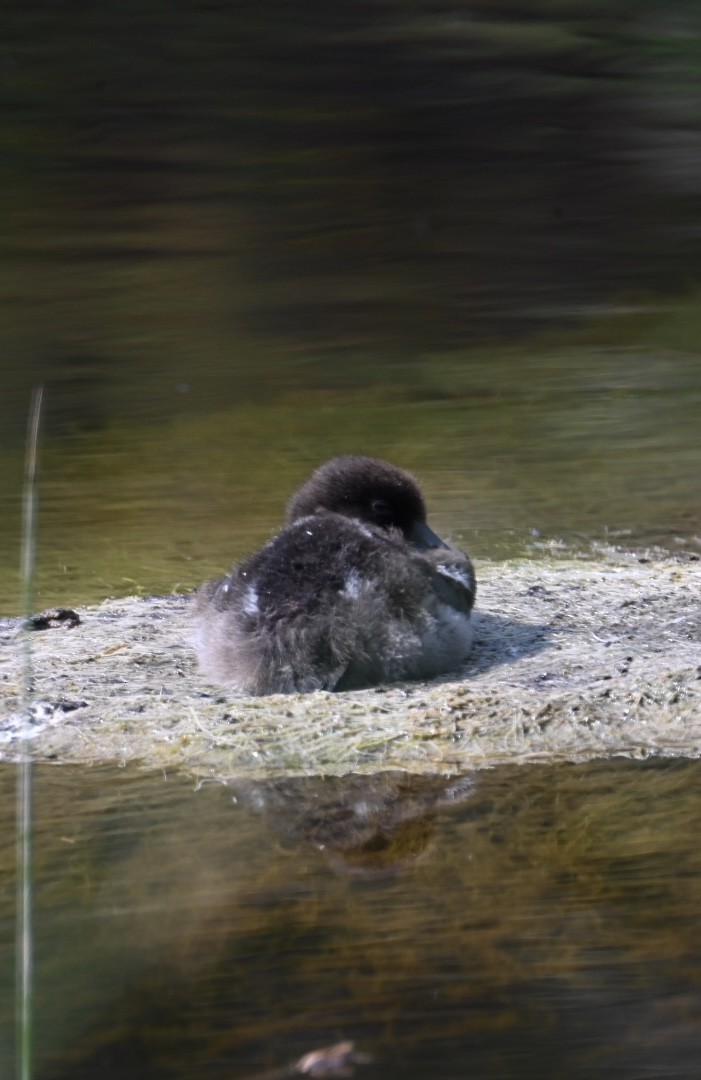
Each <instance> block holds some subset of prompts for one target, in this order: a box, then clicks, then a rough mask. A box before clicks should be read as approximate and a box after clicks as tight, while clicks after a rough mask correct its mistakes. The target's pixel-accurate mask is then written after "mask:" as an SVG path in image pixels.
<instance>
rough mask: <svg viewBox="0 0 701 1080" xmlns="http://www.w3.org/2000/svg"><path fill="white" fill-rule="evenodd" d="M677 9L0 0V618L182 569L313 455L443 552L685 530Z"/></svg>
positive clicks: (694, 170)
mask: <svg viewBox="0 0 701 1080" xmlns="http://www.w3.org/2000/svg"><path fill="white" fill-rule="evenodd" d="M700 31H701V15H700V14H699V11H698V6H697V5H696V4H690V3H688V0H687V2H684V0H670V2H669V3H668V4H665V5H664V6H661V5H659V4H656V3H650V4H646V3H644V2H643V3H640V2H638V0H636V2H630V0H614V2H613V3H611V2H607V3H591V2H589V0H587V2H586V3H585V2H581V3H580V2H578V0H577V2H574V3H572V2H571V0H568V2H567V3H564V2H563V3H562V4H557V3H556V4H552V3H543V4H538V3H535V4H533V3H528V4H513V3H511V4H508V5H506V4H504V5H502V4H500V3H499V2H496V3H495V2H493V0H490V2H489V3H485V4H481V3H476V4H474V3H473V4H470V6H469V8H464V9H463V8H462V7H461V6H460V5H459V4H458V5H457V6H456V5H452V6H449V8H446V9H445V10H443V9H441V8H437V7H436V6H435V5H434V4H432V3H429V2H428V0H412V2H411V3H408V4H403V5H394V4H389V3H388V4H384V5H383V4H380V5H379V7H377V8H375V7H374V6H372V5H371V6H370V7H368V6H367V5H362V4H359V3H356V2H353V0H349V2H344V3H342V4H338V5H337V4H333V5H329V4H321V3H319V2H317V0H301V2H300V3H299V4H295V7H294V15H293V14H292V11H291V8H290V5H289V3H288V2H287V0H266V2H265V3H263V4H260V3H255V4H253V3H250V2H248V0H244V2H242V3H238V4H237V5H236V6H235V8H232V9H228V8H226V7H222V6H219V5H217V4H211V5H202V4H196V3H194V2H193V0H174V2H172V3H168V4H164V3H161V2H160V0H152V2H151V3H149V4H148V5H147V6H146V7H144V5H143V4H142V3H136V2H135V0H134V2H132V0H127V2H125V3H123V4H120V6H119V10H118V11H117V9H114V10H112V9H111V8H110V7H109V6H105V5H96V6H93V7H91V8H89V9H85V7H84V5H73V4H62V5H61V6H60V10H59V8H57V7H56V6H55V5H51V4H43V3H36V4H32V5H31V6H30V7H27V6H26V5H24V4H21V3H16V4H10V9H9V17H8V36H7V41H6V43H5V44H4V45H3V47H2V49H3V51H2V52H0V92H2V94H3V95H4V97H3V98H2V101H3V102H4V112H3V121H2V122H3V132H4V139H3V156H2V161H1V162H0V166H1V168H2V171H1V172H0V185H1V186H0V194H1V196H2V199H3V214H2V225H1V226H0V255H1V256H2V258H1V259H0V266H1V267H2V269H1V270H0V284H2V286H3V287H2V288H0V328H1V332H2V348H1V349H0V386H1V387H2V393H0V550H2V552H3V556H4V557H3V558H2V559H1V560H0V612H2V613H9V612H16V611H18V609H19V603H20V601H19V589H18V584H17V574H16V571H15V567H16V566H17V562H18V558H17V549H18V545H19V496H20V490H21V459H22V444H23V432H24V426H25V423H26V412H27V407H28V402H29V393H30V389H31V387H32V386H33V385H34V384H36V383H37V382H38V381H44V382H45V383H46V388H47V389H46V410H45V416H44V444H43V474H42V484H41V495H42V516H41V529H40V536H39V574H38V581H37V602H38V604H40V605H42V604H45V605H48V604H52V603H63V604H68V605H70V604H78V603H81V602H85V601H89V600H97V599H100V598H102V597H104V596H107V595H112V594H125V593H133V592H146V593H150V592H154V591H168V590H171V589H175V588H183V587H190V586H192V585H193V584H195V583H196V582H197V581H199V580H201V579H202V577H203V576H205V575H206V574H210V573H213V572H214V571H219V570H221V568H222V567H223V566H225V565H226V564H227V563H228V562H230V561H231V560H232V559H233V558H235V557H239V556H242V555H243V554H245V553H246V552H247V551H249V550H250V548H251V547H252V546H253V545H255V544H257V543H259V542H260V541H261V540H262V539H264V538H265V537H267V536H268V535H269V534H270V531H271V530H272V529H273V528H274V527H275V525H276V523H278V522H279V521H280V517H281V513H282V508H283V506H284V503H285V500H286V499H287V497H288V495H289V493H290V489H291V488H292V487H293V486H294V485H295V484H296V483H297V482H298V481H299V480H300V479H301V478H302V477H303V476H304V475H305V474H306V473H307V472H308V471H309V470H310V469H311V468H312V467H313V466H314V465H316V464H318V463H319V461H321V460H323V459H324V458H327V457H329V456H331V455H333V454H335V453H338V452H344V451H349V450H352V451H361V452H366V453H372V454H376V455H379V456H385V457H388V458H391V459H393V460H396V461H397V462H398V463H399V464H402V465H404V466H407V467H409V468H413V469H414V470H415V471H416V472H417V473H418V475H419V477H420V478H421V480H422V481H423V482H424V483H425V485H426V489H427V493H428V495H429V498H430V502H431V506H432V513H433V518H434V521H435V522H436V525H437V527H438V528H440V529H442V530H443V531H444V532H446V533H448V534H452V535H453V536H454V537H455V538H456V539H457V540H460V541H462V542H463V543H465V544H467V545H469V546H470V547H471V549H472V550H473V552H474V553H475V554H476V555H477V556H479V557H500V556H502V555H504V554H513V553H522V552H524V551H529V550H531V548H530V547H529V545H530V544H531V541H532V540H534V539H535V541H536V542H538V540H539V539H540V540H543V541H546V542H547V541H548V540H551V539H553V538H555V539H559V538H563V537H564V538H565V539H568V540H572V539H576V538H580V539H583V540H584V542H585V544H586V543H587V542H588V541H589V540H590V539H591V538H596V539H602V538H606V537H607V535H611V534H613V535H614V536H615V537H620V536H623V537H624V538H629V537H630V538H632V539H634V540H643V541H645V540H648V539H652V540H659V541H661V542H663V543H665V544H671V545H673V546H679V545H682V546H687V547H692V548H695V549H698V547H699V546H700V544H699V540H698V537H699V534H700V533H701V510H700V507H699V488H698V472H699V469H698V462H699V456H700V454H701V435H700V434H699V432H701V424H699V422H698V420H699V416H701V362H700V356H701V319H700V318H699V310H701V308H700V305H699V290H700V286H699V267H700V266H701V258H700V255H701V252H700V245H701V238H700V237H699V230H698V197H699V186H700V182H699V177H700V176H701V159H700V158H699V151H698V146H699V143H698V117H699V115H701V99H700V95H699V82H698V78H697V73H698V61H699V45H698V42H699V40H700Z"/></svg>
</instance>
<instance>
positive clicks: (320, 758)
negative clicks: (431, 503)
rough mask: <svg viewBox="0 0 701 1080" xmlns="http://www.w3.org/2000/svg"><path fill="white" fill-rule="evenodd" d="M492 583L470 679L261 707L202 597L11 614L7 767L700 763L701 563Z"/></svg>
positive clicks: (507, 566)
mask: <svg viewBox="0 0 701 1080" xmlns="http://www.w3.org/2000/svg"><path fill="white" fill-rule="evenodd" d="M478 578H479V589H478V604H477V611H476V614H475V620H476V641H475V646H474V650H473V654H472V656H471V657H470V659H469V660H468V662H467V663H466V664H465V666H464V667H463V669H462V670H460V671H458V672H456V673H455V674H454V675H453V676H451V677H450V678H448V679H444V680H441V681H434V682H432V683H430V684H425V683H414V684H402V685H400V686H392V687H387V688H382V689H376V690H367V691H358V692H354V693H344V694H328V693H315V694H307V695H289V696H272V697H267V698H246V697H242V696H239V695H235V694H228V693H226V692H224V691H220V690H217V689H214V688H212V687H211V686H209V685H207V684H206V683H205V682H204V681H203V679H202V678H201V677H200V676H199V674H198V673H197V670H196V664H195V660H194V656H193V653H192V650H191V647H190V643H189V636H190V606H191V601H190V598H189V597H184V596H170V597H155V598H151V599H136V598H127V599H122V600H112V601H108V602H106V603H104V604H101V605H99V606H96V607H90V608H86V609H81V610H80V612H79V614H80V620H81V621H80V624H79V625H77V626H72V625H70V622H71V620H65V621H64V623H63V624H60V623H59V625H58V626H55V627H53V628H47V629H44V630H42V631H41V632H37V631H28V630H26V629H23V628H22V627H21V626H20V625H19V624H18V623H17V622H16V621H15V622H8V621H5V623H4V624H3V625H2V629H1V630H0V638H1V644H2V663H3V666H2V669H1V670H0V708H1V711H0V756H4V757H5V758H10V759H11V758H15V757H17V756H19V755H20V754H21V753H22V750H23V746H29V747H31V751H32V754H33V755H34V756H35V758H36V759H37V760H44V761H46V760H52V761H57V762H69V761H71V762H84V763H98V762H119V763H127V762H132V761H133V762H139V763H142V764H144V765H148V766H150V767H162V768H182V769H185V770H187V771H189V772H191V773H194V774H197V775H201V776H221V777H227V776H246V775H249V776H250V775H254V776H263V775H280V774H288V775H292V774H307V775H313V774H337V775H338V774H343V773H347V772H364V773H370V772H378V771H380V770H387V769H406V770H409V771H412V772H429V771H438V770H443V771H446V770H447V771H464V770H466V769H471V768H479V767H486V766H489V765H493V764H496V763H501V762H526V761H536V760H538V761H543V760H551V759H552V760H556V759H559V760H563V759H566V760H583V759H587V758H592V757H601V756H607V755H612V754H626V755H631V756H644V755H646V754H655V753H657V754H668V755H686V756H694V757H695V756H698V755H699V753H700V751H701V644H700V643H701V563H700V562H699V561H698V560H697V559H696V558H695V557H693V556H691V557H689V556H687V557H676V558H675V557H671V556H664V555H658V556H652V555H651V556H650V557H649V558H647V557H646V558H640V557H639V556H635V555H627V554H622V553H616V552H609V553H607V554H606V555H605V556H603V557H602V558H601V559H599V560H597V561H595V562H594V561H584V560H582V561H560V560H557V559H555V560H551V561H546V562H537V561H524V562H519V563H498V564H497V563H494V564H486V565H482V566H480V567H478ZM28 672H31V678H32V686H33V689H32V699H31V704H30V705H29V707H28V708H27V707H26V706H23V705H22V700H23V698H22V686H23V684H24V683H25V682H26V681H27V676H28ZM28 724H29V735H30V736H31V741H27V742H25V741H24V738H23V737H22V731H23V730H24V731H25V737H26V729H27V725H28Z"/></svg>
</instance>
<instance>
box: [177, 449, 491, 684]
mask: <svg viewBox="0 0 701 1080" xmlns="http://www.w3.org/2000/svg"><path fill="white" fill-rule="evenodd" d="M474 598H475V576H474V571H473V568H472V563H471V562H470V560H469V558H468V557H467V555H465V554H464V553H463V552H461V551H457V550H455V549H453V548H449V547H448V546H447V545H446V544H444V543H443V541H442V540H440V539H439V538H438V537H437V536H436V534H435V533H434V532H432V531H431V529H430V528H429V527H428V525H427V524H426V508H425V505H424V501H423V498H422V495H421V492H420V490H419V487H418V485H417V483H416V481H415V480H414V478H413V477H412V476H410V475H409V473H407V472H404V471H403V470H402V469H398V468H396V467H395V466H394V465H390V464H388V463H387V462H384V461H378V460H375V459H374V458H368V457H355V456H348V457H340V458H334V459H333V460H331V461H328V462H327V463H326V464H325V465H322V466H321V467H320V468H318V469H317V470H316V472H314V473H313V474H312V476H311V477H310V478H309V480H308V481H307V482H306V483H305V484H304V485H303V486H302V487H301V488H300V489H299V491H297V492H296V494H295V495H293V497H292V499H291V500H290V503H289V506H288V510H287V525H286V526H285V528H284V529H283V530H282V532H280V533H279V534H278V535H277V536H275V537H274V538H273V539H272V540H271V541H270V542H269V543H268V544H266V545H265V547H264V548H262V549H261V551H259V552H257V553H256V554H255V555H252V556H251V557H250V558H249V559H248V560H247V561H246V562H244V563H242V564H241V565H239V566H235V567H234V568H233V570H231V572H230V573H229V574H227V575H226V576H225V577H222V578H220V579H219V580H217V581H211V582H208V583H207V584H205V585H203V586H202V588H201V589H200V590H199V592H198V594H197V600H196V637H195V643H196V648H197V653H198V656H199V661H200V666H201V668H202V671H203V672H204V673H205V674H206V675H208V676H209V677H210V678H211V679H212V680H213V681H214V682H216V683H219V684H222V685H224V686H228V687H230V688H231V689H234V690H238V691H243V692H244V693H248V694H274V693H294V692H298V693H307V692H309V691H313V690H351V689H359V688H361V687H367V686H374V685H378V684H381V683H386V682H396V681H400V680H404V679H428V678H431V677H432V676H434V675H438V674H441V673H444V672H448V671H452V670H454V669H455V668H456V667H457V666H458V665H459V664H460V663H461V662H462V661H463V660H464V659H465V657H466V656H467V654H468V652H469V649H470V645H471V640H472V627H471V623H470V613H471V611H472V606H473V604H474Z"/></svg>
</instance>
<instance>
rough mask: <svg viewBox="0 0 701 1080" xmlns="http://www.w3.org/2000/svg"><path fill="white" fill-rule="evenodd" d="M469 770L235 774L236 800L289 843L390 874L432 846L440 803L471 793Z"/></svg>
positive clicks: (452, 803)
mask: <svg viewBox="0 0 701 1080" xmlns="http://www.w3.org/2000/svg"><path fill="white" fill-rule="evenodd" d="M475 786H476V781H475V780H474V779H473V777H472V776H470V775H465V776H453V777H450V778H448V777H445V776H412V775H410V774H407V773H400V772H386V773H380V774H378V775H377V776H357V775H350V776H342V777H324V778H321V777H313V778H312V777H286V778H285V779H280V780H266V781H262V782H260V781H252V780H237V781H232V782H230V784H229V787H230V788H231V789H232V790H233V791H234V792H235V801H236V802H237V803H240V804H242V805H243V806H246V807H248V808H249V809H250V810H252V811H254V812H255V813H262V814H263V815H264V816H265V818H266V820H267V821H268V822H269V823H270V825H272V827H273V828H274V829H275V830H276V831H277V832H278V833H279V835H280V836H281V838H282V839H283V840H284V841H286V843H288V844H291V845H293V846H295V847H296V846H297V845H298V844H300V843H303V844H310V845H312V847H315V848H317V849H318V850H319V851H320V852H321V853H322V854H323V855H324V857H325V858H326V859H327V861H328V862H329V863H330V864H331V866H333V868H334V869H335V870H337V871H338V872H340V873H342V874H347V875H350V876H352V877H359V878H365V879H373V878H386V877H393V876H395V875H397V874H400V873H403V872H404V871H407V870H408V869H410V867H412V866H414V865H415V864H416V863H417V862H419V861H420V860H421V859H422V857H423V856H424V855H425V854H426V853H427V852H428V851H429V850H430V847H431V841H432V839H433V835H434V823H435V819H436V817H437V816H438V814H439V813H440V812H441V811H442V810H443V809H448V808H450V807H456V806H460V805H461V804H463V803H465V802H466V801H467V800H468V799H470V798H472V796H473V795H474V792H475Z"/></svg>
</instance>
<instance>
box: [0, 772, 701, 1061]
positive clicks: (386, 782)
mask: <svg viewBox="0 0 701 1080" xmlns="http://www.w3.org/2000/svg"><path fill="white" fill-rule="evenodd" d="M700 768H701V766H699V764H698V763H658V764H650V763H646V764H636V763H621V762H614V763H609V764H594V765H588V766H557V767H546V766H543V767H541V766H538V767H527V768H524V767H522V768H511V769H497V770H494V771H492V772H487V773H483V774H478V775H476V776H473V777H471V778H467V777H463V778H452V779H450V780H447V779H443V778H438V777H436V778H425V777H424V778H423V779H420V778H412V777H410V776H396V775H394V776H385V777H379V778H375V779H374V780H369V779H367V778H364V779H361V778H349V779H347V780H345V781H342V780H336V781H333V782H332V781H326V782H324V781H321V780H320V781H316V782H314V781H298V782H286V783H283V782H278V783H273V782H269V783H267V784H266V783H260V784H257V785H253V784H248V785H243V784H238V785H237V784H235V783H234V784H232V785H230V786H228V787H224V786H221V785H208V786H205V787H203V788H201V789H200V790H199V791H197V790H195V789H194V787H193V785H192V784H191V783H187V782H185V781H184V780H182V779H180V780H178V779H177V778H173V777H169V778H167V779H166V778H164V777H163V776H161V775H157V776H156V775H152V776H144V775H136V774H133V773H129V772H128V771H117V772H109V771H102V770H92V771H90V772H88V773H85V772H81V771H79V770H74V769H58V768H55V767H54V768H42V769H40V770H38V777H37V779H38V788H39V795H38V800H37V818H38V820H37V828H36V872H37V891H36V935H37V994H36V999H37V1000H36V1009H37V1043H38V1069H37V1075H38V1076H39V1077H47V1078H48V1077H51V1078H58V1077H61V1078H64V1077H65V1078H69V1077H70V1078H71V1080H73V1078H75V1080H78V1078H82V1077H85V1078H86V1080H87V1078H88V1077H95V1076H101V1077H104V1078H105V1080H111V1078H115V1080H117V1078H120V1080H121V1078H123V1077H124V1076H130V1077H135V1078H137V1077H144V1078H146V1077H148V1078H150V1080H151V1078H155V1077H170V1078H177V1077H188V1078H190V1080H199V1078H200V1077H247V1076H254V1075H256V1074H259V1073H262V1072H264V1071H265V1070H268V1069H273V1068H278V1067H282V1066H284V1065H286V1064H288V1063H289V1062H291V1061H295V1060H297V1059H298V1058H299V1057H300V1056H301V1055H302V1054H303V1053H306V1052H307V1051H310V1050H313V1049H315V1048H317V1047H322V1046H327V1045H329V1044H330V1043H334V1042H337V1041H339V1040H340V1039H346V1038H350V1039H354V1040H356V1043H357V1046H358V1049H360V1050H362V1051H364V1052H367V1053H370V1054H372V1055H373V1057H374V1062H373V1063H372V1064H370V1065H367V1066H364V1067H363V1068H362V1069H361V1070H360V1071H359V1075H361V1076H362V1075H364V1076H367V1077H368V1080H371V1078H374V1077H380V1076H384V1077H388V1076H389V1077H395V1076H396V1077H400V1076H401V1077H406V1076H410V1077H417V1078H418V1077H427V1076H441V1077H455V1078H456V1080H457V1078H458V1077H464V1076H475V1077H515V1076H518V1077H524V1078H526V1077H528V1078H533V1080H540V1078H544V1077H553V1078H554V1077H562V1076H568V1077H575V1078H578V1077H582V1078H585V1077H591V1076H598V1077H602V1078H609V1077H610V1078H620V1080H624V1078H630V1080H640V1077H643V1076H645V1077H660V1078H662V1077H665V1078H668V1077H672V1076H674V1077H688V1078H689V1080H692V1078H695V1077H696V1076H697V1075H698V1060H699V1053H700V1052H701V1024H700V1020H701V988H700V987H699V970H700V966H699V965H700V964H701V935H700V933H699V914H698V913H699V906H700V904H701V895H700V894H699V889H700V888H701V886H700V884H699V883H701V863H700V860H701V855H700V853H699V845H698V836H699V829H701V794H700V792H701V784H700V783H699V781H700V780H701V774H700ZM11 779H12V774H11V771H10V770H9V769H8V768H7V767H5V768H4V769H2V770H1V771H0V780H1V781H2V788H1V790H2V796H1V797H0V799H1V805H0V812H1V813H2V832H1V835H2V836H3V837H4V838H5V840H4V844H3V847H4V855H3V860H2V862H3V875H2V893H1V895H2V897H3V899H2V911H1V912H0V948H1V950H2V964H1V965H0V971H1V973H2V974H1V976H0V977H1V979H2V983H1V986H2V993H1V998H0V1010H1V1012H2V1031H3V1034H2V1043H1V1044H0V1065H2V1066H3V1070H2V1071H3V1075H11V1065H10V1062H11V1058H10V1056H9V1055H10V1046H11V1028H10V1017H9V1012H10V1000H11V988H12V987H11V965H10V954H11V940H10V939H11V935H12V929H11V927H12V923H11V907H12V890H11V874H10V873H9V872H8V866H7V862H8V858H9V856H8V850H7V849H8V845H9V837H10V836H11V833H12V809H13V808H12V799H11V792H10V789H11V786H12V785H11Z"/></svg>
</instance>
